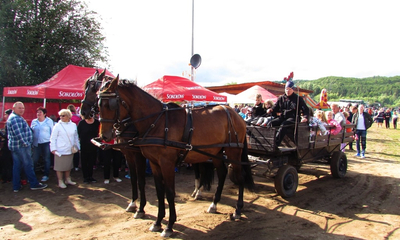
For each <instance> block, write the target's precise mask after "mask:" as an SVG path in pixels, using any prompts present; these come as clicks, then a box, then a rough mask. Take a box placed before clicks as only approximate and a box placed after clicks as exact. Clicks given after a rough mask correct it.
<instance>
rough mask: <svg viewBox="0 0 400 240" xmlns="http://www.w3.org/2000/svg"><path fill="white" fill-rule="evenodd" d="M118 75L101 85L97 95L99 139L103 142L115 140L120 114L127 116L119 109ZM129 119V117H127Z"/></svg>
mask: <svg viewBox="0 0 400 240" xmlns="http://www.w3.org/2000/svg"><path fill="white" fill-rule="evenodd" d="M118 84H119V75H118V76H117V77H116V78H114V79H113V80H111V81H109V82H105V83H103V85H102V86H101V88H100V89H99V93H98V94H97V98H98V104H97V105H98V106H99V115H100V119H99V120H100V123H101V126H100V137H101V138H102V139H104V140H105V141H109V140H111V139H113V138H115V128H118V126H117V125H119V124H120V123H121V122H122V121H121V120H120V115H121V113H123V114H125V115H124V116H126V115H128V112H127V111H126V110H125V111H124V107H120V104H121V100H120V96H119V94H118ZM128 117H129V116H128Z"/></svg>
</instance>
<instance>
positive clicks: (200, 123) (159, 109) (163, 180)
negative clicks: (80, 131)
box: [98, 77, 254, 237]
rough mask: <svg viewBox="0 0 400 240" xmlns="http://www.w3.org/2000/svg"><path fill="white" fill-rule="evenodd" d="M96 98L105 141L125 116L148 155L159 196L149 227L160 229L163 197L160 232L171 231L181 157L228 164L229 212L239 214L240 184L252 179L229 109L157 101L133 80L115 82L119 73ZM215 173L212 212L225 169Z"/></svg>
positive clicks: (242, 130)
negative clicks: (234, 187) (232, 196)
mask: <svg viewBox="0 0 400 240" xmlns="http://www.w3.org/2000/svg"><path fill="white" fill-rule="evenodd" d="M98 98H99V103H98V105H99V112H100V122H101V123H102V124H101V128H100V136H101V137H102V138H103V139H104V140H109V139H112V138H113V137H114V136H113V134H114V131H113V126H115V125H119V124H120V123H122V122H126V119H132V120H133V123H134V125H135V126H136V128H137V129H138V132H139V133H140V134H139V136H138V137H136V138H134V139H132V141H131V142H132V144H134V145H136V146H139V147H140V149H141V151H142V153H143V155H144V156H145V157H146V158H148V159H149V160H150V164H151V167H152V170H153V175H154V179H155V185H156V191H157V198H158V215H157V219H156V221H155V223H154V224H153V225H152V227H151V228H150V230H151V231H159V230H161V221H162V219H163V218H164V217H165V202H164V196H166V198H167V201H168V205H169V213H170V217H169V221H168V225H167V227H166V228H165V229H164V231H163V233H162V236H165V237H168V236H170V235H171V234H172V232H173V230H172V228H173V224H174V223H175V221H176V211H175V204H174V197H175V171H174V167H175V165H176V164H177V163H179V161H182V159H184V161H185V162H186V163H200V162H205V161H207V160H208V159H209V158H210V157H211V158H212V159H213V163H214V164H215V165H216V166H217V168H219V169H223V168H222V167H218V165H224V161H226V162H231V163H233V164H232V168H233V170H232V175H233V176H234V178H235V182H237V183H238V184H239V196H238V201H237V204H236V209H235V213H234V217H235V218H240V215H241V209H242V207H243V192H244V186H245V184H246V186H248V187H252V186H253V184H254V182H253V178H252V175H251V170H250V165H249V160H248V156H247V142H246V124H245V122H244V121H243V119H242V118H241V117H240V116H239V115H238V114H237V113H235V111H234V110H233V109H231V108H230V107H227V106H211V107H205V108H201V109H195V110H193V111H192V113H190V111H189V113H187V112H186V111H185V109H183V108H181V107H179V106H178V105H176V104H171V103H169V104H163V103H161V102H160V101H159V100H157V99H155V98H154V97H152V96H151V95H150V94H148V93H146V92H145V91H143V90H142V89H140V88H139V87H137V86H136V85H134V84H133V83H130V82H128V81H122V82H119V79H118V77H117V78H115V79H114V80H112V81H111V83H110V84H109V85H108V86H105V87H103V88H102V89H101V90H100V92H99V94H98ZM224 156H225V157H226V159H225V158H224ZM217 174H218V178H219V181H220V183H221V182H222V184H220V183H219V184H218V188H217V191H216V193H215V196H214V200H213V203H212V204H211V206H210V208H209V212H212V211H213V210H214V211H215V209H216V204H217V202H218V201H219V200H220V196H221V193H222V188H223V182H224V181H225V177H226V171H225V172H224V173H217ZM220 174H224V175H221V176H220Z"/></svg>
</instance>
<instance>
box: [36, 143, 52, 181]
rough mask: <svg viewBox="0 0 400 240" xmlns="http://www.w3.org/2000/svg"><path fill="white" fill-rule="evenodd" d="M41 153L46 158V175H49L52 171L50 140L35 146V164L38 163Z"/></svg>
mask: <svg viewBox="0 0 400 240" xmlns="http://www.w3.org/2000/svg"><path fill="white" fill-rule="evenodd" d="M40 155H42V157H43V160H44V176H47V177H48V176H49V172H50V142H47V143H39V144H38V146H37V147H33V157H32V158H33V163H34V165H36V164H37V163H38V161H39V157H40Z"/></svg>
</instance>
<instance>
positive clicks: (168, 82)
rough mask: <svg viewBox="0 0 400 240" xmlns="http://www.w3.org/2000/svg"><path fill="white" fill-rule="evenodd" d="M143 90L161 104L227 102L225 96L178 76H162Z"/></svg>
mask: <svg viewBox="0 0 400 240" xmlns="http://www.w3.org/2000/svg"><path fill="white" fill-rule="evenodd" d="M143 90H145V91H146V92H148V93H150V94H151V95H153V96H154V97H155V98H157V99H159V100H161V101H163V102H175V101H177V102H179V101H202V102H227V98H226V96H224V95H221V94H218V93H216V92H213V91H211V90H208V89H206V88H205V87H203V86H201V85H199V84H197V83H195V82H193V81H191V80H189V79H187V78H183V77H178V76H163V77H162V78H160V79H158V80H157V81H154V82H152V83H150V84H148V85H146V86H144V87H143Z"/></svg>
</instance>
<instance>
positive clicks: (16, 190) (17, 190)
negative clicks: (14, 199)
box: [14, 186, 22, 193]
mask: <svg viewBox="0 0 400 240" xmlns="http://www.w3.org/2000/svg"><path fill="white" fill-rule="evenodd" d="M21 189H22V186H21V187H19V189H15V190H14V192H15V193H17V192H19V190H21Z"/></svg>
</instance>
